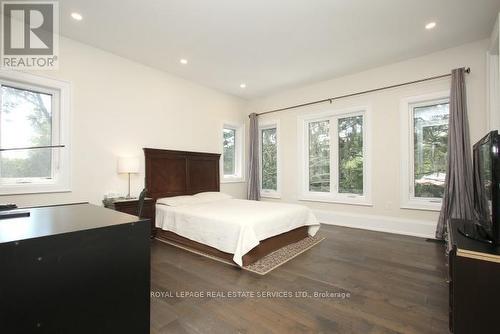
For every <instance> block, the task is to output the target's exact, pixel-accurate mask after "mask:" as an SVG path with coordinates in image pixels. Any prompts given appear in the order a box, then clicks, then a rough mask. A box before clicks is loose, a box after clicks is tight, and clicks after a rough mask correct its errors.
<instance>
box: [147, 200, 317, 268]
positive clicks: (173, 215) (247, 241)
mask: <svg viewBox="0 0 500 334" xmlns="http://www.w3.org/2000/svg"><path fill="white" fill-rule="evenodd" d="M301 226H309V235H311V236H314V235H315V234H316V232H317V231H318V229H319V226H320V225H319V223H318V221H317V220H316V217H315V216H314V215H313V213H312V211H311V210H310V209H309V208H307V207H305V206H302V205H297V204H284V203H271V202H257V201H248V200H240V199H223V200H215V201H211V202H204V203H196V204H189V205H182V206H167V205H163V204H156V227H159V228H162V229H163V230H167V231H171V232H174V233H176V234H178V235H180V236H183V237H185V238H188V239H190V240H193V241H196V242H199V243H202V244H205V245H208V246H211V247H214V248H216V249H218V250H220V251H223V252H226V253H231V254H234V257H233V260H234V262H236V263H237V264H238V265H240V266H241V265H242V264H243V261H242V258H243V255H245V254H246V253H248V252H249V251H250V250H251V249H252V248H254V247H255V246H257V245H258V244H259V242H260V241H261V240H264V239H267V238H270V237H273V236H276V235H278V234H281V233H285V232H288V231H290V230H293V229H295V228H298V227H301Z"/></svg>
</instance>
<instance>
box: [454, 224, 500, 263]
mask: <svg viewBox="0 0 500 334" xmlns="http://www.w3.org/2000/svg"><path fill="white" fill-rule="evenodd" d="M464 223H466V221H464V220H461V219H452V220H451V222H450V224H449V227H450V231H449V242H450V243H451V246H452V247H453V246H454V247H456V249H457V255H458V256H464V257H470V258H476V259H480V260H486V261H492V262H500V247H499V246H498V245H491V244H488V243H485V242H481V241H477V240H474V239H470V238H468V237H466V236H464V235H463V234H462V233H460V232H459V231H458V228H459V227H460V226H462V224H464Z"/></svg>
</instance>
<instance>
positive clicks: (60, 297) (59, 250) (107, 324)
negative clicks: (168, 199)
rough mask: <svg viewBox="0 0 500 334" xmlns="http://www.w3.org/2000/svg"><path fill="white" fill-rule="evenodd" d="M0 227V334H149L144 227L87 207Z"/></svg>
mask: <svg viewBox="0 0 500 334" xmlns="http://www.w3.org/2000/svg"><path fill="white" fill-rule="evenodd" d="M28 211H30V217H22V218H13V219H3V220H0V268H1V269H0V333H9V334H16V333H23V334H25V333H82V334H83V333H85V334H88V333H131V334H132V333H134V334H138V333H144V334H145V333H149V314H150V238H149V235H150V223H149V220H148V219H138V218H137V217H136V216H132V215H127V214H124V213H120V212H116V211H112V210H107V209H105V208H102V207H98V206H94V205H90V204H78V205H65V206H54V207H43V208H35V209H29V210H28Z"/></svg>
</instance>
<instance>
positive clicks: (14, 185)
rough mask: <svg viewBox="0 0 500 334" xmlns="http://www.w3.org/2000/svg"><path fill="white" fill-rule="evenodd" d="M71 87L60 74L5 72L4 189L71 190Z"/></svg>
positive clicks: (0, 120) (1, 102) (1, 120)
mask: <svg viewBox="0 0 500 334" xmlns="http://www.w3.org/2000/svg"><path fill="white" fill-rule="evenodd" d="M68 93H69V89H68V86H67V84H65V83H60V82H57V81H55V80H49V79H43V78H40V77H35V76H32V75H28V74H20V73H12V74H2V75H1V76H0V148H1V150H0V193H1V194H16V193H34V192H51V191H68V190H69V152H68V151H69V142H68V141H69V136H68V130H69V129H67V127H68V120H67V117H68V115H67V114H68V112H69V110H68V103H67V102H68V101H67V100H68ZM63 127H64V129H63ZM60 145H61V146H64V147H53V146H60Z"/></svg>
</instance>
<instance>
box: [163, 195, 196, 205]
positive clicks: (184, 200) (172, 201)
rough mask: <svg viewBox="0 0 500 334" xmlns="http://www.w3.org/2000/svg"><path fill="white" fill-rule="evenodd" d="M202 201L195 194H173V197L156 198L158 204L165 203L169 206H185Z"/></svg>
mask: <svg viewBox="0 0 500 334" xmlns="http://www.w3.org/2000/svg"><path fill="white" fill-rule="evenodd" d="M196 203H200V200H199V199H198V198H196V197H194V196H189V195H184V196H173V197H163V198H158V199H157V200H156V204H163V205H168V206H183V205H191V204H196Z"/></svg>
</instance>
